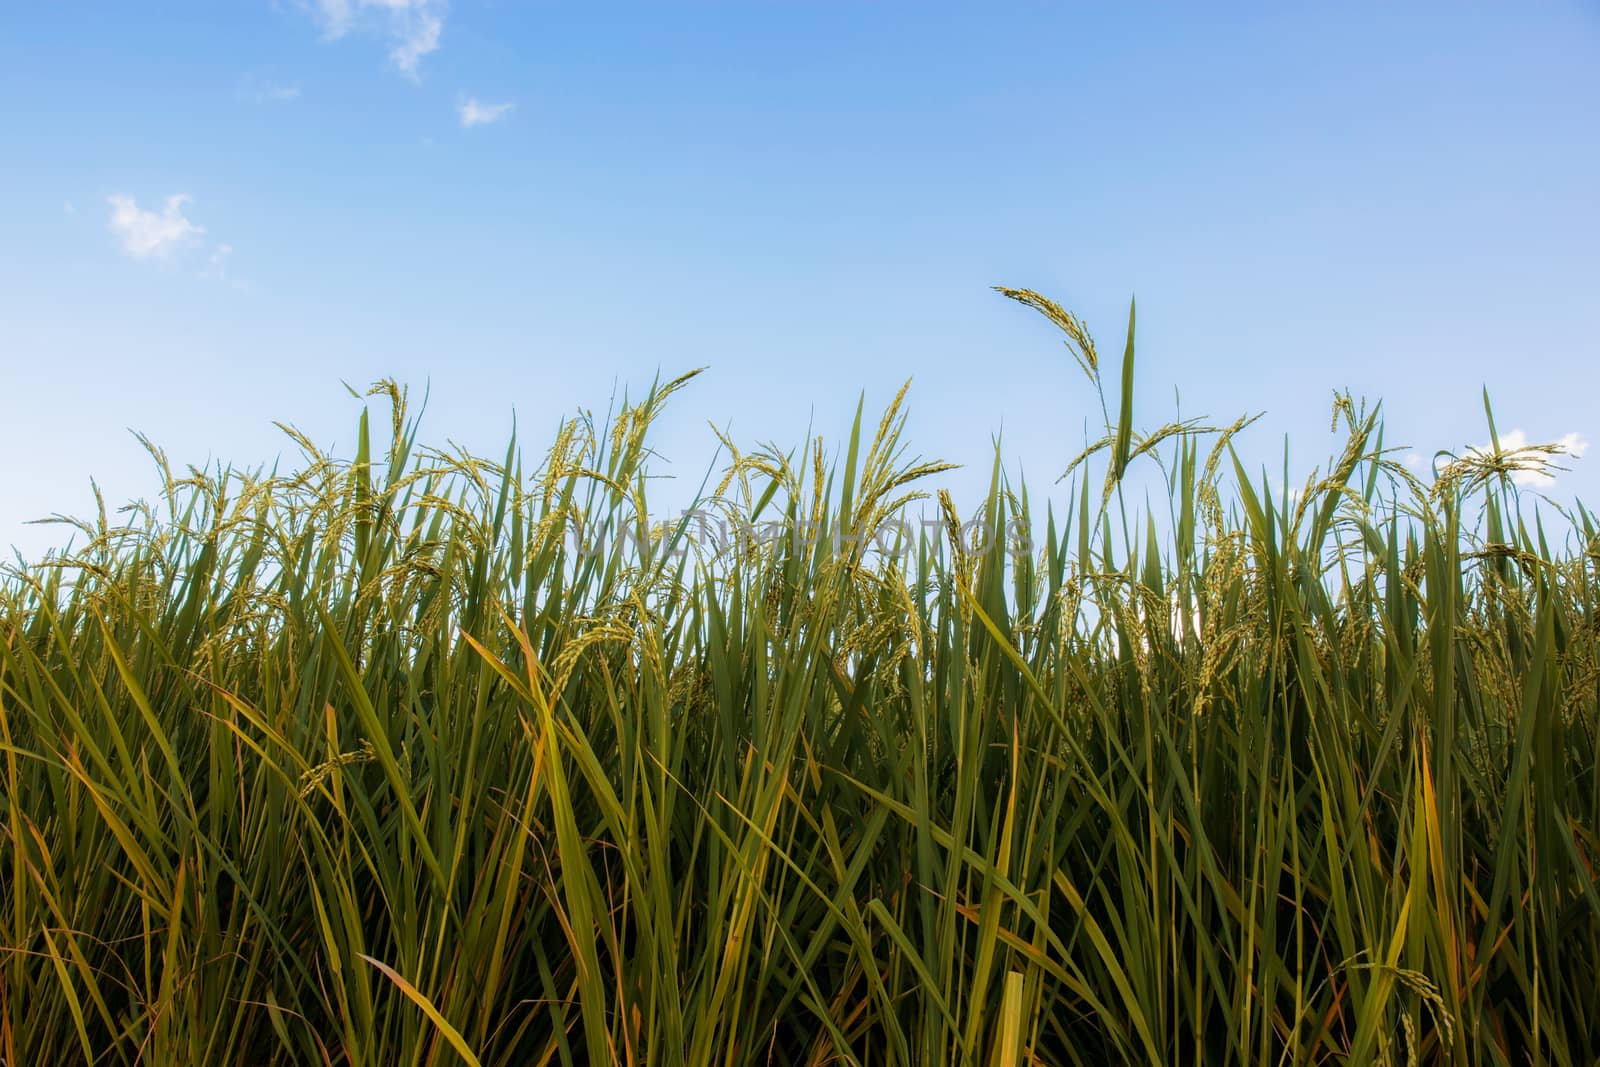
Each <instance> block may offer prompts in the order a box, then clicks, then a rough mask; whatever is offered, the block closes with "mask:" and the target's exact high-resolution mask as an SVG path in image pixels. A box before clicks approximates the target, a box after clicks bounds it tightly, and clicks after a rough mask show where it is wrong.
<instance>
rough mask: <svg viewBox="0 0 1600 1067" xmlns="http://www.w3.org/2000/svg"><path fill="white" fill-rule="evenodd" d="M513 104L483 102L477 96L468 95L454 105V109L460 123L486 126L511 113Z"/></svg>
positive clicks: (469, 125) (468, 125)
mask: <svg viewBox="0 0 1600 1067" xmlns="http://www.w3.org/2000/svg"><path fill="white" fill-rule="evenodd" d="M516 106H517V105H515V104H485V103H481V102H480V101H479V100H478V98H477V97H469V98H468V99H466V100H463V101H462V102H461V103H460V104H458V105H457V106H456V111H457V113H458V114H460V116H461V125H463V126H467V127H472V126H487V125H489V124H490V123H491V122H499V121H500V120H501V119H503V118H505V117H506V116H507V115H509V114H511V109H512V108H514V107H516Z"/></svg>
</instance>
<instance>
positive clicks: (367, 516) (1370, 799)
mask: <svg viewBox="0 0 1600 1067" xmlns="http://www.w3.org/2000/svg"><path fill="white" fill-rule="evenodd" d="M1003 292H1004V293H1005V295H1007V296H1010V297H1012V298H1013V299H1015V300H1017V301H1019V302H1021V303H1022V304H1025V305H1027V306H1029V307H1031V308H1032V309H1034V310H1035V311H1038V312H1040V313H1041V314H1042V315H1043V316H1044V317H1045V318H1046V319H1047V320H1048V321H1049V323H1051V324H1053V326H1054V327H1055V328H1057V329H1058V330H1059V331H1060V332H1061V334H1062V336H1063V338H1064V340H1065V342H1066V344H1067V347H1068V349H1069V353H1070V354H1071V356H1072V358H1073V361H1074V363H1075V364H1076V365H1077V367H1078V370H1079V371H1081V373H1082V374H1083V376H1084V378H1085V379H1086V380H1087V383H1088V391H1087V392H1086V393H1085V397H1086V399H1087V400H1088V401H1089V402H1090V403H1091V404H1093V403H1094V402H1095V401H1098V403H1099V405H1100V412H1101V414H1102V416H1103V419H1104V423H1105V426H1104V429H1105V433H1104V436H1103V437H1102V438H1100V439H1098V440H1097V441H1095V442H1092V443H1091V445H1090V447H1089V448H1088V449H1086V450H1085V451H1084V453H1083V454H1082V455H1080V456H1078V457H1077V458H1076V459H1074V460H1072V465H1071V467H1070V468H1069V469H1068V472H1067V474H1066V475H1065V476H1064V480H1063V481H1062V483H1061V486H1062V488H1061V489H1060V490H1057V491H1054V492H1053V493H1052V496H1053V498H1054V499H1056V500H1059V501H1065V503H1064V504H1062V505H1061V506H1060V507H1059V508H1057V507H1056V506H1054V505H1052V504H1045V505H1044V506H1042V507H1041V506H1039V505H1038V504H1037V503H1035V501H1036V500H1037V499H1038V498H1039V494H1038V493H1032V494H1030V490H1029V487H1028V486H1027V485H1025V484H1022V483H1021V482H1020V481H1015V480H1013V479H1012V478H1010V477H1009V476H1007V474H1006V473H1005V470H1006V468H1005V467H1004V466H1003V465H1002V463H1001V461H1000V457H999V456H997V457H996V459H995V466H994V474H993V477H992V479H991V483H990V488H989V491H988V493H987V496H986V498H985V499H983V500H981V501H974V502H970V506H969V507H968V508H967V509H966V510H965V511H963V510H962V508H961V506H960V504H958V502H957V501H955V500H954V499H953V498H951V497H950V496H949V495H948V494H939V495H937V496H936V497H932V498H925V497H924V494H923V489H922V487H923V486H925V485H927V484H930V483H929V482H928V481H927V479H929V478H930V476H933V475H936V474H938V473H939V472H940V471H942V470H944V469H945V466H944V465H943V464H939V463H934V462H928V461H925V460H923V459H921V458H919V457H917V456H916V455H915V454H913V453H911V452H910V450H909V446H908V445H907V443H906V442H905V441H904V439H903V426H904V416H903V402H904V397H905V393H904V391H902V393H901V395H900V396H897V397H896V398H894V400H893V401H892V403H891V404H890V405H889V406H888V408H887V410H886V412H885V413H884V415H883V417H882V418H881V420H880V421H879V422H878V424H877V426H876V429H875V430H873V429H872V427H871V424H870V423H866V422H864V421H863V416H862V412H861V411H860V410H859V409H858V411H857V417H856V421H855V428H854V430H853V432H852V433H851V435H850V438H849V439H848V441H843V442H839V444H838V447H837V448H835V447H833V446H832V445H831V443H827V442H823V441H820V440H809V441H804V442H800V443H799V445H798V446H797V447H795V448H794V449H793V450H787V451H786V450H784V449H781V448H779V447H776V446H763V447H758V448H753V449H741V448H740V447H739V446H738V445H737V444H736V443H735V442H733V441H732V440H725V441H724V442H723V444H724V446H725V456H726V466H725V470H724V476H723V477H722V479H721V482H720V484H718V485H716V486H714V487H708V489H707V490H706V491H705V492H704V493H703V494H702V498H701V499H700V500H699V501H698V503H697V507H696V509H695V511H694V513H693V514H691V515H680V516H678V517H671V516H666V515H662V514H655V513H652V511H651V509H650V502H649V500H648V494H649V490H650V489H651V481H650V480H649V479H648V478H647V477H646V475H647V470H648V462H649V458H650V455H651V453H650V450H649V447H648V444H647V437H648V432H649V427H650V424H651V421H652V419H653V418H654V417H655V416H656V415H657V414H658V412H659V411H660V410H661V408H662V406H663V405H664V404H666V403H667V402H668V401H669V400H670V398H671V396H672V395H673V394H674V393H675V392H677V391H678V390H679V389H681V388H683V387H684V386H686V385H687V384H688V382H689V378H691V377H692V375H690V376H685V377H684V378H679V379H677V380H674V381H671V382H667V383H665V384H658V385H657V386H656V387H653V388H652V389H651V390H649V391H648V393H647V394H646V395H645V396H644V397H643V398H642V399H639V400H637V401H635V402H624V403H622V404H621V406H620V407H618V408H617V410H615V411H614V412H612V413H611V414H610V415H609V416H608V417H605V418H596V417H595V416H593V415H592V414H589V413H581V414H580V415H578V416H577V417H574V418H573V419H572V420H570V421H568V422H566V423H564V424H563V425H562V426H560V427H559V429H558V431H557V432H556V434H555V437H554V441H553V443H552V444H551V445H550V447H549V448H548V450H547V451H544V452H542V453H540V454H537V455H536V458H535V459H534V460H533V461H531V462H528V463H525V462H524V458H523V452H522V451H521V449H520V447H519V443H518V442H516V441H515V440H513V441H512V442H510V444H509V446H508V448H507V450H506V452H505V453H504V455H503V457H499V458H497V459H486V458H481V457H476V456H470V455H465V454H462V453H461V452H460V451H459V450H455V449H449V450H440V449H428V448H425V447H423V446H422V445H421V444H420V443H419V431H418V425H417V420H416V419H415V418H414V417H413V415H412V414H411V413H410V411H409V409H408V408H407V405H406V394H405V392H404V391H403V390H402V389H401V388H400V387H399V386H397V385H396V384H394V383H391V382H383V383H379V385H378V386H376V387H375V389H374V391H373V393H372V394H371V395H372V396H374V397H376V398H377V399H378V401H379V405H380V406H379V408H378V415H379V417H380V418H382V416H383V415H384V414H387V416H388V419H387V424H386V425H380V426H378V427H377V428H376V429H374V427H373V426H371V425H370V424H369V415H368V413H367V412H366V411H363V413H362V415H361V420H360V424H359V432H358V437H357V441H358V444H357V447H356V450H355V454H354V455H353V456H351V457H346V458H344V459H339V458H336V457H334V456H331V455H327V454H325V453H323V452H322V451H321V450H320V449H319V448H318V447H317V445H316V444H315V443H314V442H312V441H310V440H308V439H306V438H305V437H304V436H303V435H299V434H297V433H296V432H295V431H293V430H292V429H289V432H290V433H291V434H293V435H294V437H295V441H296V443H297V446H298V447H299V448H300V449H301V450H302V451H303V454H304V455H303V462H302V463H300V464H299V465H298V466H297V468H296V469H295V470H293V471H291V472H289V473H283V472H281V471H279V470H276V469H273V470H241V469H236V468H230V467H225V466H218V467H210V468H207V469H193V468H190V469H187V470H186V471H181V472H179V471H175V470H174V469H173V468H172V467H171V465H170V464H169V463H168V461H167V459H166V457H165V456H164V455H162V454H161V453H160V451H159V449H156V448H154V446H151V451H152V455H153V457H154V460H155V462H156V463H157V464H158V465H159V468H160V469H161V471H162V476H163V480H164V483H165V490H164V493H163V494H162V496H161V497H160V498H159V500H157V501H155V502H153V503H152V504H149V505H141V506H138V507H135V508H133V509H132V510H131V511H130V512H128V516H127V518H126V520H112V519H111V518H110V517H109V516H108V515H107V514H106V512H105V511H104V509H102V510H101V513H100V514H99V515H98V516H96V517H95V518H93V519H91V520H88V521H85V522H83V523H82V524H81V537H82V542H81V544H80V545H79V547H77V548H75V549H74V550H72V551H71V552H69V553H64V554H61V555H58V556H53V557H51V558H48V559H46V560H45V561H43V562H40V563H36V564H32V565H27V566H21V565H19V566H17V567H15V568H13V569H12V570H11V572H10V573H9V576H8V577H7V578H6V580H5V583H4V585H3V586H0V597H3V605H0V775H3V786H0V929H3V934H0V1063H3V1064H5V1065H7V1067H12V1065H17V1067H20V1065H29V1067H32V1065H36V1064H55V1063H61V1064H68V1063H86V1064H96V1065H100V1064H130V1065H131V1064H136V1063H138V1064H327V1065H347V1064H348V1065H352V1067H355V1065H363V1067H364V1065H372V1067H379V1065H382V1067H390V1065H395V1064H411V1065H422V1064H452V1063H466V1064H481V1065H491V1064H492V1065H507V1067H510V1065H523V1064H540V1065H543V1064H562V1065H573V1064H612V1063H616V1064H630V1065H632V1064H641V1065H642V1064H648V1065H652V1067H655V1065H660V1067H679V1065H683V1067H691V1065H692V1067H702V1065H705V1067H710V1065H714V1064H716V1065H730V1067H731V1065H743V1064H751V1065H754V1064H796V1065H801V1064H804V1065H822V1064H832V1063H846V1064H860V1065H863V1067H866V1065H913V1064H916V1065H922V1064H992V1065H1006V1067H1010V1065H1019V1064H1051V1065H1057V1064H1059V1065H1065V1064H1085V1065H1088V1064H1106V1063H1140V1064H1153V1065H1159V1064H1207V1065H1212V1064H1322V1063H1351V1064H1368V1063H1393V1064H1400V1063H1453V1064H1474V1065H1477V1064H1483V1065H1491V1064H1533V1063H1540V1064H1543V1063H1550V1064H1561V1065H1568V1064H1588V1063H1593V1062H1595V1056H1596V1051H1597V1050H1600V998H1597V997H1596V994H1595V990H1596V989H1597V988H1600V881H1597V874H1596V869H1595V864H1596V862H1597V857H1600V776H1597V772H1596V762H1597V756H1600V751H1597V745H1596V729H1597V726H1600V652H1597V646H1600V530H1597V527H1596V524H1595V521H1594V518H1593V516H1592V514H1591V513H1589V512H1588V511H1587V510H1585V509H1583V508H1582V507H1578V508H1577V509H1575V510H1574V511H1572V512H1571V513H1564V512H1560V511H1559V510H1557V509H1554V508H1552V507H1551V506H1549V505H1546V506H1544V507H1541V508H1535V507H1533V506H1532V502H1527V501H1523V500H1521V499H1520V496H1519V493H1520V491H1519V489H1518V488H1517V486H1516V484H1515V483H1514V482H1513V481H1512V479H1511V475H1512V474H1513V473H1515V472H1516V471H1518V470H1523V469H1529V468H1534V469H1545V467H1547V466H1548V465H1550V464H1551V463H1553V462H1554V461H1555V460H1557V459H1558V458H1559V457H1558V455H1557V454H1556V453H1555V452H1554V451H1552V450H1551V449H1549V448H1534V449H1520V450H1503V449H1501V448H1500V447H1499V446H1498V444H1496V445H1495V447H1493V448H1492V449H1490V450H1480V451H1476V452H1469V453H1466V454H1464V455H1463V456H1460V457H1448V456H1441V457H1439V459H1438V461H1437V462H1436V464H1435V470H1436V475H1435V476H1434V477H1432V478H1430V479H1428V480H1426V481H1424V480H1419V479H1418V478H1417V477H1415V476H1414V475H1413V474H1412V473H1411V472H1410V471H1409V470H1408V469H1407V468H1406V467H1405V466H1404V465H1402V464H1400V463H1397V462H1395V461H1394V459H1393V458H1392V455H1391V451H1390V450H1389V449H1386V448H1385V447H1384V444H1383V430H1382V423H1381V419H1380V416H1379V413H1378V412H1377V411H1376V410H1374V409H1369V408H1367V407H1365V406H1363V405H1361V404H1359V403H1358V402H1356V401H1355V399H1354V398H1352V397H1349V396H1339V397H1337V398H1336V403H1335V405H1334V418H1335V421H1336V424H1337V425H1339V426H1342V427H1343V428H1344V430H1345V433H1346V438H1347V439H1346V443H1345V446H1344V448H1343V450H1342V451H1341V453H1340V454H1339V455H1338V456H1336V457H1334V458H1333V460H1332V461H1331V462H1330V464H1329V465H1328V468H1327V469H1326V470H1325V471H1323V472H1320V473H1318V474H1315V475H1313V477H1312V478H1311V479H1310V480H1309V481H1307V482H1306V483H1305V484H1304V485H1302V486H1297V487H1294V491H1288V490H1289V487H1286V486H1284V485H1281V484H1280V485H1278V486H1271V485H1269V484H1268V483H1266V482H1265V481H1263V480H1261V479H1257V478H1253V477H1251V476H1250V474H1249V472H1247V471H1246V470H1245V468H1244V467H1243V465H1242V464H1241V463H1240V461H1239V460H1238V459H1237V458H1236V456H1235V454H1234V452H1233V441H1234V440H1235V438H1236V436H1237V435H1238V434H1239V433H1241V432H1244V430H1245V426H1246V425H1247V423H1248V421H1249V420H1247V419H1241V420H1239V421H1238V422H1234V423H1231V424H1228V425H1219V426H1215V427H1212V426H1207V425H1203V424H1201V423H1199V422H1182V423H1174V424H1170V425H1167V426H1163V427H1160V428H1158V429H1154V430H1148V431H1141V430H1140V428H1139V423H1138V422H1137V421H1136V419H1135V413H1134V411H1133V405H1132V395H1133V390H1132V381H1133V370H1134V351H1135V346H1134V323H1133V317H1132V315H1131V314H1130V320H1129V328H1128V334H1127V340H1126V344H1125V347H1124V351H1123V355H1122V361H1121V364H1120V365H1119V366H1118V367H1117V368H1116V373H1115V376H1114V377H1110V376H1108V374H1107V368H1106V367H1105V365H1104V361H1103V360H1102V358H1101V355H1100V354H1099V353H1098V351H1097V350H1096V347H1095V343H1094V340H1093V338H1092V337H1091V336H1090V334H1089V332H1088V330H1087V329H1086V328H1085V326H1084V324H1083V323H1082V322H1081V321H1080V320H1079V319H1078V318H1076V317H1075V316H1073V315H1072V314H1070V313H1069V312H1067V311H1065V310H1064V309H1062V308H1061V307H1059V306H1058V305H1056V304H1055V303H1053V302H1051V301H1049V300H1048V299H1046V298H1044V297H1042V296H1040V295H1038V294H1036V293H1033V292H1030V291H1027V290H1003ZM286 429H288V428H286ZM1492 429H1493V427H1492V419H1491V432H1492ZM1134 469H1137V470H1140V471H1141V472H1144V474H1145V475H1146V476H1147V477H1148V479H1149V480H1150V482H1151V483H1152V484H1159V485H1161V486H1164V487H1165V489H1166V497H1165V499H1164V500H1162V501H1161V503H1160V505H1159V508H1160V511H1159V513H1157V512H1153V511H1149V510H1141V509H1140V508H1138V507H1131V506H1130V503H1129V501H1128V500H1127V499H1125V497H1126V496H1128V495H1130V494H1127V493H1125V488H1126V485H1127V481H1126V480H1127V477H1128V472H1129V471H1130V470H1134ZM924 515H932V516H933V517H934V518H933V520H932V521H931V522H925V521H922V520H923V517H924ZM708 516H710V517H714V518H715V520H716V521H714V522H708V521H707V518H708ZM1553 520H1558V521H1559V525H1554V526H1551V525H1547V523H1548V522H1551V521H1553Z"/></svg>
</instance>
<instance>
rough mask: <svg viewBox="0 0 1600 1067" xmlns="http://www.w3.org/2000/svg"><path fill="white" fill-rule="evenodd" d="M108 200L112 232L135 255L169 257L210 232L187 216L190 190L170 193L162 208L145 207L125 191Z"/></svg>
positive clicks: (126, 250) (131, 254)
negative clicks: (125, 193) (186, 206)
mask: <svg viewBox="0 0 1600 1067" xmlns="http://www.w3.org/2000/svg"><path fill="white" fill-rule="evenodd" d="M106 202H107V203H109V204H110V205H111V220H110V226H111V232H112V233H113V234H114V235H116V238H117V240H118V241H120V242H121V243H122V250H123V251H124V252H126V253H128V255H130V256H132V257H133V258H134V259H152V258H154V259H166V258H167V257H168V256H170V255H172V253H173V252H174V251H175V250H177V249H178V248H181V247H183V246H184V245H186V244H189V243H190V242H192V241H194V240H196V239H197V238H199V237H200V235H201V234H203V233H205V232H206V231H205V227H203V226H197V225H195V224H194V223H193V222H191V221H190V220H189V219H188V218H187V217H185V216H184V213H183V209H184V205H185V204H187V203H188V202H189V195H188V194H187V193H174V194H173V195H171V196H169V197H167V199H166V202H165V203H164V204H163V205H162V207H161V210H159V211H150V210H147V209H145V208H142V207H140V206H139V203H138V201H136V200H135V199H134V198H133V197H131V196H126V195H123V194H121V193H116V194H113V195H112V196H109V197H107V198H106Z"/></svg>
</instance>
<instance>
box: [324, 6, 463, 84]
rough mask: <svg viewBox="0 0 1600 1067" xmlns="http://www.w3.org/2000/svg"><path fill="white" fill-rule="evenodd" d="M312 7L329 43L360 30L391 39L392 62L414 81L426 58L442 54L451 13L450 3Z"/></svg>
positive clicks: (390, 53) (390, 56)
mask: <svg viewBox="0 0 1600 1067" xmlns="http://www.w3.org/2000/svg"><path fill="white" fill-rule="evenodd" d="M310 7H311V11H312V14H313V15H314V16H315V18H316V20H317V21H318V22H319V23H320V24H321V26H322V32H323V33H324V34H325V35H326V36H327V37H328V39H329V40H337V39H339V38H340V37H343V36H345V35H346V34H348V33H350V32H351V31H352V30H358V29H359V30H364V31H370V32H374V33H378V34H381V35H383V36H384V37H386V38H388V40H389V42H390V48H389V59H390V61H391V62H392V63H394V65H395V67H396V68H397V69H398V70H399V71H400V73H402V74H404V75H405V76H406V77H408V78H410V79H411V80H412V81H416V80H418V72H417V67H418V64H420V63H421V62H422V57H423V56H426V55H428V54H429V53H430V52H435V51H438V48H439V39H440V38H441V37H442V36H443V35H444V20H445V15H446V13H447V12H448V10H449V4H448V3H447V0H310Z"/></svg>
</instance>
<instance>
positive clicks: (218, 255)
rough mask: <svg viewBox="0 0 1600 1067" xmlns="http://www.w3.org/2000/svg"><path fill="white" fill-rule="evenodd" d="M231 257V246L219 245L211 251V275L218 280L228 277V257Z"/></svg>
mask: <svg viewBox="0 0 1600 1067" xmlns="http://www.w3.org/2000/svg"><path fill="white" fill-rule="evenodd" d="M231 255H233V246H232V245H230V244H219V245H217V247H215V248H213V249H212V250H211V273H212V274H213V275H214V276H215V277H218V278H223V279H226V278H227V277H228V257H229V256H231Z"/></svg>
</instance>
